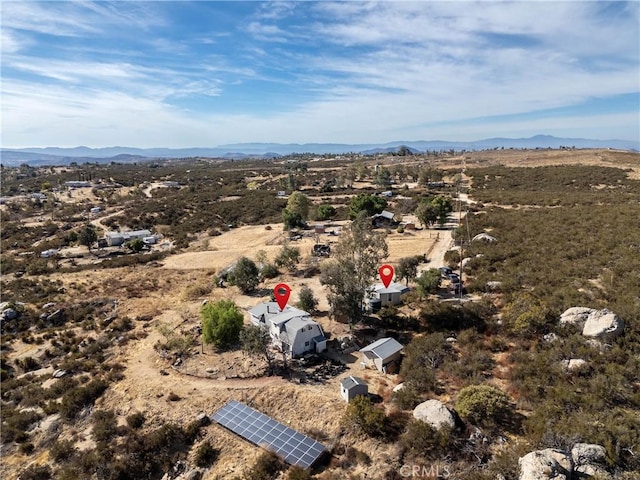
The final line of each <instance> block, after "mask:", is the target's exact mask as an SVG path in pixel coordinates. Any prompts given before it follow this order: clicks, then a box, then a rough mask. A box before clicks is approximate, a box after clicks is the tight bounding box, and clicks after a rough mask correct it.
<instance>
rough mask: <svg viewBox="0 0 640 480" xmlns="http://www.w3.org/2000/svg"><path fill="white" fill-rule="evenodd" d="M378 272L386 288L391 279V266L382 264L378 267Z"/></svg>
mask: <svg viewBox="0 0 640 480" xmlns="http://www.w3.org/2000/svg"><path fill="white" fill-rule="evenodd" d="M378 273H379V274H380V279H381V280H382V283H383V284H384V288H387V287H388V286H389V284H390V283H391V280H393V273H394V272H393V267H392V266H391V265H382V266H381V267H380V268H379V269H378Z"/></svg>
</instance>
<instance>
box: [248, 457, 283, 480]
mask: <svg viewBox="0 0 640 480" xmlns="http://www.w3.org/2000/svg"><path fill="white" fill-rule="evenodd" d="M284 469H285V464H284V462H283V461H282V460H280V459H279V458H278V457H277V456H276V455H275V454H274V453H271V452H263V453H262V454H261V455H260V456H259V457H258V459H257V460H256V463H254V464H253V466H252V467H251V470H249V471H245V472H244V475H243V480H273V479H275V478H276V477H277V475H278V473H279V472H281V471H282V470H284Z"/></svg>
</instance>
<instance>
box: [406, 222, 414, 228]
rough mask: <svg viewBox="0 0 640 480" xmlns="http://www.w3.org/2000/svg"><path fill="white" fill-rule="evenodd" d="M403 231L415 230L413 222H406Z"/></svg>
mask: <svg viewBox="0 0 640 480" xmlns="http://www.w3.org/2000/svg"><path fill="white" fill-rule="evenodd" d="M404 228H405V230H415V229H416V224H415V223H414V222H407V223H405V224H404Z"/></svg>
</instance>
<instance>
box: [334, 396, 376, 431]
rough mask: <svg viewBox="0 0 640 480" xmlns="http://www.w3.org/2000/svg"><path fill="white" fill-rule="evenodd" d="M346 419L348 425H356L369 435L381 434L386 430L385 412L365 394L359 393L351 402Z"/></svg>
mask: <svg viewBox="0 0 640 480" xmlns="http://www.w3.org/2000/svg"><path fill="white" fill-rule="evenodd" d="M344 420H345V423H346V424H347V425H349V426H355V427H356V428H358V429H360V430H361V431H362V432H364V433H365V434H367V435H369V436H380V435H382V434H383V433H384V431H385V415H384V412H383V411H382V410H380V409H379V408H376V407H375V406H374V405H373V404H372V403H371V400H370V399H369V397H365V396H364V395H358V396H356V397H355V398H354V399H352V400H351V401H350V402H349V405H348V406H347V410H346V412H345V417H344Z"/></svg>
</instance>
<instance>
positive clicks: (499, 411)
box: [456, 384, 515, 427]
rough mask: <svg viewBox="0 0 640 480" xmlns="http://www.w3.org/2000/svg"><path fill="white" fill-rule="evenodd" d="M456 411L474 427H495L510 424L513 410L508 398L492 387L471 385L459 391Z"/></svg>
mask: <svg viewBox="0 0 640 480" xmlns="http://www.w3.org/2000/svg"><path fill="white" fill-rule="evenodd" d="M456 411H457V412H458V413H459V414H460V415H461V416H462V417H463V418H466V419H468V420H469V421H470V422H471V423H473V424H475V425H481V426H486V427H495V426H496V425H498V424H501V423H510V422H511V421H512V420H513V417H514V414H515V408H514V404H513V402H512V400H511V399H510V398H509V396H508V395H507V394H506V393H505V392H503V391H502V390H500V389H499V388H497V387H494V386H493V385H486V384H485V385H471V386H468V387H465V388H463V389H462V390H460V393H459V394H458V398H457V399H456Z"/></svg>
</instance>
